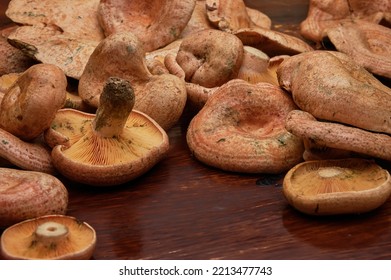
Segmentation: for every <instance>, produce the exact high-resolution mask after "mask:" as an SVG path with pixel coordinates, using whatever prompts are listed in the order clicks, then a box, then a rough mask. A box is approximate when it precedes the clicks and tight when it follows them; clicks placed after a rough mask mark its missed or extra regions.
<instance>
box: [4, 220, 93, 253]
mask: <svg viewBox="0 0 391 280" xmlns="http://www.w3.org/2000/svg"><path fill="white" fill-rule="evenodd" d="M96 240H97V239H96V233H95V230H94V229H93V228H92V227H91V226H90V225H89V224H87V223H86V222H82V221H80V220H77V219H76V218H74V217H71V216H65V215H45V216H41V217H37V218H35V219H29V220H25V221H22V222H20V223H17V224H15V225H13V226H10V227H8V228H7V229H6V230H4V232H3V234H2V235H1V253H2V255H3V257H4V258H5V259H11V260H88V259H90V258H91V257H92V255H93V252H94V250H95V245H96Z"/></svg>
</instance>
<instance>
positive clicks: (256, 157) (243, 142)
mask: <svg viewBox="0 0 391 280" xmlns="http://www.w3.org/2000/svg"><path fill="white" fill-rule="evenodd" d="M295 108H296V106H295V104H294V103H293V101H292V99H291V98H290V96H289V95H287V94H285V93H284V92H283V91H282V90H281V89H280V88H279V87H278V86H274V85H272V84H269V83H258V84H250V83H248V82H246V81H244V80H239V79H234V80H231V81H229V82H227V83H225V84H224V85H223V86H221V87H220V88H219V89H218V90H217V91H216V92H215V93H214V94H213V95H212V96H211V97H210V98H209V99H208V101H207V102H206V103H205V105H204V107H203V108H202V109H201V110H200V111H199V112H198V113H197V115H196V116H195V117H194V118H193V119H192V120H191V122H190V124H189V127H188V130H187V134H186V139H187V143H188V146H189V149H190V151H191V153H192V155H193V156H194V157H195V158H196V159H198V160H199V161H200V162H203V163H204V164H206V165H209V166H213V167H216V168H219V169H222V170H225V171H232V172H241V173H281V172H284V171H286V170H288V169H289V168H291V167H293V166H294V165H295V164H297V163H299V162H300V161H301V160H302V154H303V143H302V141H301V139H300V138H299V137H296V136H294V135H293V134H291V133H289V132H288V131H287V130H286V129H285V118H286V116H287V114H288V113H289V112H290V111H291V110H293V109H295Z"/></svg>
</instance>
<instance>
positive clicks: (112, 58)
mask: <svg viewBox="0 0 391 280" xmlns="http://www.w3.org/2000/svg"><path fill="white" fill-rule="evenodd" d="M111 76H116V77H119V78H122V79H126V80H128V81H130V82H131V84H132V87H133V89H134V93H135V95H136V103H135V105H134V108H135V109H136V110H139V111H142V112H143V113H145V114H147V115H148V116H150V117H151V118H153V119H154V120H155V121H156V122H157V123H158V124H159V125H160V126H161V127H163V128H164V129H166V130H168V129H170V128H171V127H172V126H173V125H174V124H175V123H176V122H177V121H178V120H179V117H180V116H181V115H182V112H183V110H184V107H185V104H186V100H187V95H186V88H185V84H184V81H183V80H181V79H180V78H178V77H176V76H175V75H172V74H160V75H152V74H151V73H150V71H149V70H148V67H147V64H146V58H145V51H144V49H143V46H142V45H141V42H140V40H138V39H137V37H136V36H134V35H133V34H132V33H130V32H122V33H115V34H113V35H110V36H108V37H107V38H105V39H104V40H102V41H101V42H100V44H99V45H98V46H97V47H96V49H95V50H94V52H93V53H92V55H91V56H90V58H89V60H88V63H87V65H86V67H85V69H84V72H83V74H82V76H81V77H80V81H79V86H78V93H79V96H80V97H81V98H82V99H83V101H84V102H86V103H87V104H88V105H90V106H92V107H95V108H97V107H98V106H99V96H100V94H101V92H102V88H103V85H104V84H105V82H106V81H107V79H108V78H109V77H111Z"/></svg>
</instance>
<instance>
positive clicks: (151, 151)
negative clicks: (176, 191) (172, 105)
mask: <svg viewBox="0 0 391 280" xmlns="http://www.w3.org/2000/svg"><path fill="white" fill-rule="evenodd" d="M134 102H135V95H134V92H133V89H132V87H131V85H130V83H129V82H128V81H126V80H123V79H120V78H115V77H111V78H109V79H108V80H107V83H106V84H105V86H104V88H103V91H102V94H101V95H100V105H99V108H98V110H97V112H96V114H89V113H84V112H80V111H77V110H73V109H61V110H59V111H58V113H57V115H56V118H55V119H54V121H53V122H52V126H51V129H49V130H47V131H46V132H45V140H46V141H47V143H48V144H49V145H50V146H54V148H53V150H52V158H53V164H54V166H55V167H56V168H57V169H58V171H59V172H60V173H62V174H63V175H64V176H66V177H68V178H70V179H71V180H74V181H76V182H80V183H84V184H89V185H94V186H111V185H118V184H122V183H125V182H128V181H130V180H132V179H134V178H136V177H138V176H140V175H142V174H144V173H145V172H147V171H148V170H149V169H151V168H152V167H153V166H154V165H155V164H157V163H158V162H159V161H160V160H161V159H162V158H163V157H164V156H165V155H166V154H167V152H168V148H169V139H168V135H167V133H166V132H165V131H164V130H163V129H162V128H161V127H160V126H159V125H158V124H157V123H156V122H155V121H154V120H153V119H152V118H150V117H149V116H147V115H146V114H144V113H142V112H139V111H136V110H132V108H133V105H134Z"/></svg>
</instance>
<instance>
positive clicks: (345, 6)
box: [300, 0, 391, 42]
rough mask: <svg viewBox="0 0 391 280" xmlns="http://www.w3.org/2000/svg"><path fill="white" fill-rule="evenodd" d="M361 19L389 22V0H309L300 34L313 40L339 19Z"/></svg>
mask: <svg viewBox="0 0 391 280" xmlns="http://www.w3.org/2000/svg"><path fill="white" fill-rule="evenodd" d="M352 19H362V20H365V21H370V22H373V23H380V22H381V20H382V19H385V20H386V21H388V22H390V19H391V2H390V1H389V0H373V1H367V0H327V1H324V0H311V1H310V2H309V9H308V14H307V17H306V18H305V19H304V20H303V21H302V22H301V24H300V33H301V35H302V36H303V37H304V38H306V39H309V40H312V41H314V42H320V41H322V39H323V38H324V37H325V36H326V32H325V31H326V30H327V29H328V28H333V27H335V26H336V25H338V24H339V23H340V22H341V21H345V20H347V21H350V20H352Z"/></svg>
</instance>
